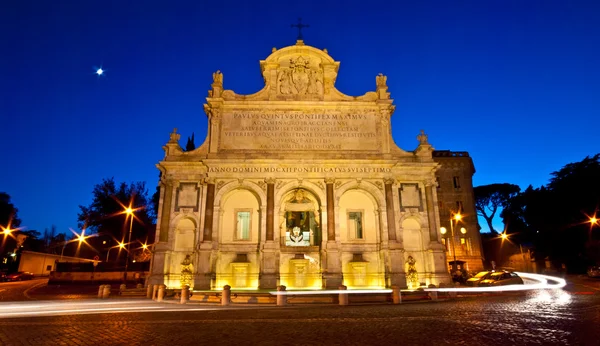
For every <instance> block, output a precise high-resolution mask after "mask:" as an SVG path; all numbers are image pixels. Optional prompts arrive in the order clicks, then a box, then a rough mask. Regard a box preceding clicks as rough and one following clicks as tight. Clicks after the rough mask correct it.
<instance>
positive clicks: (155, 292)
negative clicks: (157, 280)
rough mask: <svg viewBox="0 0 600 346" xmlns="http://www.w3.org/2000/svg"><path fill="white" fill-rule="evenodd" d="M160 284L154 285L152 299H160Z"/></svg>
mask: <svg viewBox="0 0 600 346" xmlns="http://www.w3.org/2000/svg"><path fill="white" fill-rule="evenodd" d="M158 286H160V285H152V300H156V299H158Z"/></svg>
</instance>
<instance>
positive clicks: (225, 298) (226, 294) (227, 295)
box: [221, 285, 231, 306]
mask: <svg viewBox="0 0 600 346" xmlns="http://www.w3.org/2000/svg"><path fill="white" fill-rule="evenodd" d="M230 303H231V286H229V285H225V286H223V292H222V293H221V305H224V306H226V305H229V304H230Z"/></svg>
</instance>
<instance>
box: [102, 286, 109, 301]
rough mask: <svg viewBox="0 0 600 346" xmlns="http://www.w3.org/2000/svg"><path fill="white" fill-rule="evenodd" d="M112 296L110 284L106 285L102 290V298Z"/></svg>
mask: <svg viewBox="0 0 600 346" xmlns="http://www.w3.org/2000/svg"><path fill="white" fill-rule="evenodd" d="M108 297H110V285H104V289H103V290H102V298H103V299H107V298H108Z"/></svg>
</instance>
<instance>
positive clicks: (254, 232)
mask: <svg viewBox="0 0 600 346" xmlns="http://www.w3.org/2000/svg"><path fill="white" fill-rule="evenodd" d="M259 212H260V204H259V199H258V197H257V196H256V195H255V194H254V193H253V192H252V191H250V190H248V189H245V188H238V189H234V190H231V191H229V192H228V193H227V194H225V195H224V196H223V197H222V198H221V204H220V214H221V220H220V222H219V225H220V231H221V232H220V240H221V242H222V243H236V242H252V243H256V242H258V239H259V236H260V227H259V225H260V222H259V221H260V215H259Z"/></svg>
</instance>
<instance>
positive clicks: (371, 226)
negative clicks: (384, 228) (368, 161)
mask: <svg viewBox="0 0 600 346" xmlns="http://www.w3.org/2000/svg"><path fill="white" fill-rule="evenodd" d="M338 206H339V209H338V210H339V214H338V220H339V225H340V240H341V241H342V242H351V243H376V242H377V241H378V239H379V237H378V236H377V229H378V227H377V222H378V218H377V213H376V210H377V204H376V200H375V199H374V198H373V196H372V195H371V194H370V193H369V192H367V191H364V190H360V189H352V190H347V191H346V192H345V193H344V194H343V195H341V196H340V199H339V202H338Z"/></svg>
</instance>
